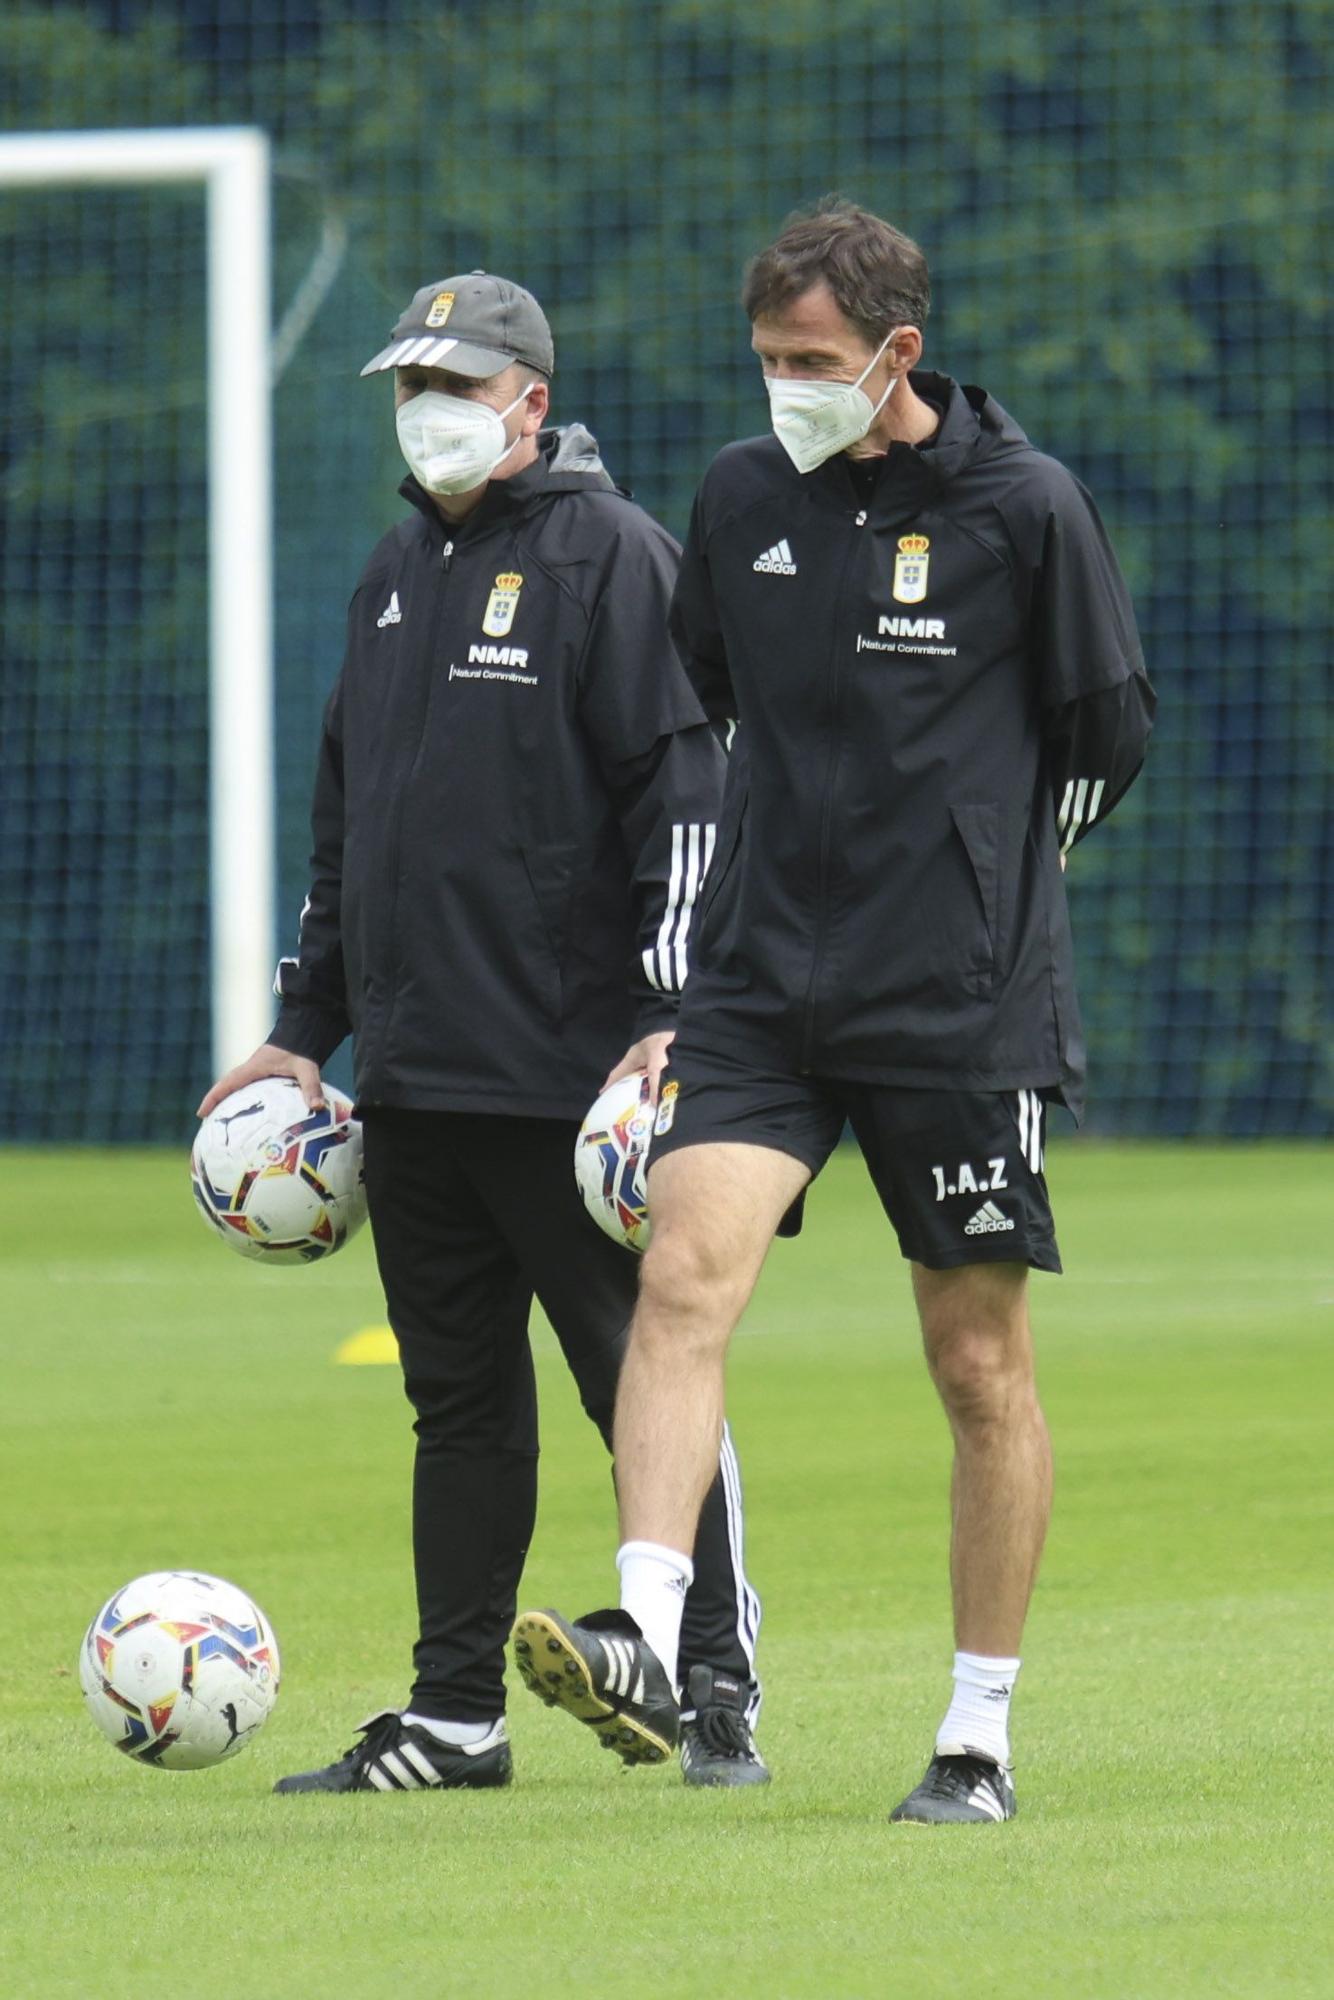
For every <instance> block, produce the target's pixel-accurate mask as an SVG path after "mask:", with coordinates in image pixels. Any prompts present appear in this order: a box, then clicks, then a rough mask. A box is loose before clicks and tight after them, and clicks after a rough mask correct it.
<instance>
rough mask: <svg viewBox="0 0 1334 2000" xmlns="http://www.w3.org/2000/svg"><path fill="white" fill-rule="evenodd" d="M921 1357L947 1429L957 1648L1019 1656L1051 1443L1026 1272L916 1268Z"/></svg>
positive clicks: (1042, 1530) (1047, 1502) (1004, 1267)
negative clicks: (951, 1450)
mask: <svg viewBox="0 0 1334 2000" xmlns="http://www.w3.org/2000/svg"><path fill="white" fill-rule="evenodd" d="M913 1290H914V1293H915V1294H916V1298H917V1309H918V1313H919V1315H920V1317H921V1322H922V1336H923V1340H924V1343H925V1347H926V1358H927V1364H928V1366H929V1368H930V1370H931V1376H932V1380H933V1381H934V1382H935V1385H936V1388H937V1390H938V1391H939V1393H940V1399H941V1401H942V1403H943V1404H944V1406H945V1414H946V1416H947V1417H948V1418H949V1423H950V1429H951V1431H952V1432H953V1434H954V1478H953V1486H952V1492H951V1502H952V1515H953V1531H952V1534H951V1539H950V1580H951V1585H952V1589H953V1596H954V1631H955V1644H956V1646H957V1647H958V1648H959V1649H960V1650H961V1651H963V1652H967V1653H978V1654H984V1655H987V1656H989V1657H993V1658H1001V1657H1007V1656H1014V1657H1016V1658H1017V1657H1018V1654H1019V1650H1020V1639H1021V1637H1022V1634H1023V1629H1024V1616H1025V1613H1026V1612H1027V1610H1028V1601H1029V1598H1030V1597H1031V1595H1032V1592H1033V1584H1034V1580H1035V1578H1036V1576H1037V1569H1038V1561H1039V1558H1040V1556H1041V1554H1042V1544H1043V1541H1044V1540H1045V1538H1046V1533H1047V1521H1048V1518H1049V1516H1050V1513H1051V1444H1050V1440H1049V1439H1048V1436H1047V1425H1046V1420H1045V1418H1044V1417H1043V1414H1042V1409H1041V1405H1040V1404H1039V1402H1038V1395H1037V1384H1036V1382H1035V1381H1034V1376H1033V1343H1032V1337H1031V1335H1030V1332H1029V1324H1028V1271H1027V1268H1026V1266H1024V1265H1022V1264H973V1265H968V1266H965V1267H964V1268H963V1269H962V1270H955V1271H928V1270H927V1269H925V1267H924V1266H922V1265H920V1264H914V1265H913Z"/></svg>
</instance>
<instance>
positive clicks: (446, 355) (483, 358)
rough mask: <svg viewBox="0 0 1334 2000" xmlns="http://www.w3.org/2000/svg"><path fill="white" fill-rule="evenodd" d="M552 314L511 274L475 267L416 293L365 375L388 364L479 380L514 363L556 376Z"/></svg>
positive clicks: (375, 372) (367, 367)
mask: <svg viewBox="0 0 1334 2000" xmlns="http://www.w3.org/2000/svg"><path fill="white" fill-rule="evenodd" d="M555 359H556V356H555V350H554V348H553V346H552V342H551V328H550V327H549V326H548V325H547V316H546V314H545V313H544V312H543V310H542V308H541V306H540V305H539V304H538V303H537V300H536V299H535V298H534V297H533V295H532V293H531V292H526V291H525V290H524V289H523V286H522V285H512V284H511V283H510V281H509V279H508V278H493V277H492V276H491V275H490V273H489V272H487V271H469V272H468V273H467V274H466V276H464V277H461V278H441V279H440V280H439V282H438V283H437V284H434V285H423V286H422V288H421V290H420V291H419V292H416V293H414V295H413V300H412V304H411V305H410V306H409V307H408V309H407V311H406V312H405V313H403V314H402V315H401V316H400V318H399V321H398V324H397V326H396V327H395V328H394V331H393V335H392V337H391V339H390V342H389V345H388V347H383V348H381V350H380V352H379V353H378V354H377V355H376V356H375V358H374V360H373V361H368V362H367V363H366V366H365V367H364V368H363V369H362V371H361V372H362V374H363V375H378V374H381V373H382V372H383V371H384V370H385V369H387V368H409V367H415V368H448V369H449V370H450V371H451V373H453V374H455V375H474V376H476V377H477V379H478V380H479V381H481V380H484V379H485V377H486V376H488V375H498V374H499V373H500V371H501V369H502V368H508V367H509V365H510V363H511V362H512V361H525V362H527V364H528V366H529V367H530V368H540V369H541V370H542V373H543V374H544V375H550V373H551V371H552V368H553V366H554V364H555Z"/></svg>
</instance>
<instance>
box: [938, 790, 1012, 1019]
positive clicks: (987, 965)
mask: <svg viewBox="0 0 1334 2000" xmlns="http://www.w3.org/2000/svg"><path fill="white" fill-rule="evenodd" d="M950 817H951V819H952V820H953V821H954V830H955V832H956V833H957V834H958V836H959V839H960V840H961V841H962V842H963V847H964V852H965V853H966V855H967V856H968V861H969V865H970V868H971V871H972V878H973V887H974V890H975V891H976V903H977V905H980V914H981V924H980V925H979V924H978V923H977V922H976V921H974V922H973V923H971V924H970V925H969V926H968V940H969V941H968V944H967V946H966V948H965V954H964V960H963V965H962V967H961V970H962V972H963V978H964V985H965V987H966V989H967V991H968V992H970V993H973V994H976V995H977V996H978V997H979V998H981V999H988V998H989V997H990V995H991V991H992V987H993V986H994V984H995V979H996V964H997V960H998V958H999V956H1000V949H999V948H1000V881H1001V869H1000V834H1001V828H1000V807H999V806H996V805H959V806H951V807H950Z"/></svg>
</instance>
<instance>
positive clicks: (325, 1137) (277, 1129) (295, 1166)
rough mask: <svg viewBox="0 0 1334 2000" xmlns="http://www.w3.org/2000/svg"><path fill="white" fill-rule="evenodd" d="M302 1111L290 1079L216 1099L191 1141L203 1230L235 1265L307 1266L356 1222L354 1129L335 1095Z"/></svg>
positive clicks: (360, 1185) (359, 1195) (360, 1208)
mask: <svg viewBox="0 0 1334 2000" xmlns="http://www.w3.org/2000/svg"><path fill="white" fill-rule="evenodd" d="M324 1095H325V1100H326V1102H325V1107H324V1109H323V1110H321V1111H311V1110H309V1109H308V1107H307V1105H306V1101H305V1099H304V1098H303V1097H302V1095H301V1092H300V1090H299V1089H298V1087H297V1085H296V1084H295V1083H293V1082H292V1080H291V1078H290V1077H283V1076H270V1077H265V1078H264V1079H263V1080H262V1081H261V1082H259V1083H250V1084H246V1085H245V1087H244V1088H243V1089H241V1090H234V1091H233V1092H232V1093H231V1095H230V1096H229V1097H224V1098H223V1100H222V1102H221V1104H219V1106H218V1107H217V1109H216V1110H215V1111H214V1112H213V1113H212V1114H211V1116H210V1117H208V1118H206V1119H205V1120H204V1122H203V1124H202V1125H201V1126H200V1128H199V1131H198V1133H197V1134H196V1136H195V1143H194V1146H193V1148H192V1150H191V1153H190V1178H191V1180H192V1182H193V1183H194V1195H195V1201H196V1202H197V1203H198V1206H199V1212H200V1214H201V1215H202V1216H203V1218H204V1220H205V1222H206V1223H207V1224H208V1225H209V1227H210V1228H211V1229H213V1230H216V1231H217V1233H218V1235H219V1236H221V1238H222V1240H223V1242H224V1243H226V1244H227V1245H228V1246H229V1247H230V1248H231V1249H233V1250H235V1251H237V1252H238V1253H239V1255H241V1256H242V1257H258V1258H261V1259H263V1261H264V1262H265V1263H267V1264H313V1263H315V1262H316V1261H317V1259H319V1258H321V1257H327V1256H329V1255H331V1253H332V1252H333V1251H335V1250H341V1249H342V1247H343V1245H344V1244H345V1243H346V1242H347V1240H348V1238H349V1237H350V1236H353V1235H355V1233H356V1231H357V1230H358V1229H360V1227H361V1225H362V1223H363V1222H364V1221H365V1220H366V1189H365V1185H364V1179H365V1177H364V1173H363V1169H362V1159H361V1126H360V1125H359V1124H358V1123H357V1121H356V1119H355V1118H354V1117H353V1116H352V1105H351V1103H350V1102H349V1100H348V1099H347V1098H346V1097H344V1096H342V1094H341V1093H340V1092H339V1091H336V1090H330V1089H329V1088H328V1087H327V1086H326V1088H325V1092H324Z"/></svg>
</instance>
